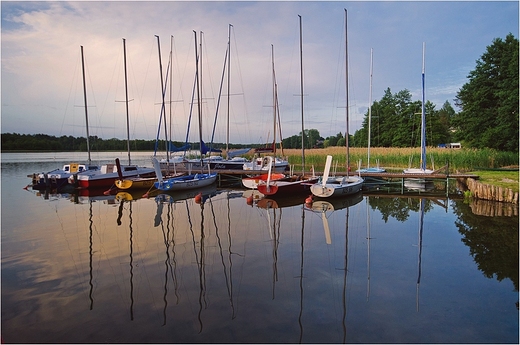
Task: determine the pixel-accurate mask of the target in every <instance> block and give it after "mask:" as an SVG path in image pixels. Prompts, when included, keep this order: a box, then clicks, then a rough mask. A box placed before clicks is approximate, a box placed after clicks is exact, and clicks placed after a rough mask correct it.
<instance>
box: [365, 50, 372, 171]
mask: <svg viewBox="0 0 520 345" xmlns="http://www.w3.org/2000/svg"><path fill="white" fill-rule="evenodd" d="M373 51H374V50H373V49H372V48H370V93H369V96H368V151H367V154H368V160H367V168H370V140H371V139H370V137H371V133H372V131H371V126H372V72H373V66H374V65H373V58H372V56H373Z"/></svg>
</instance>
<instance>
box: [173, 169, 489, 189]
mask: <svg viewBox="0 0 520 345" xmlns="http://www.w3.org/2000/svg"><path fill="white" fill-rule="evenodd" d="M177 171H178V172H180V171H188V170H187V169H186V170H185V169H182V168H180V169H179V168H177ZM190 171H191V172H192V173H202V172H208V170H207V169H204V170H201V169H191V170H190ZM438 171H439V170H437V171H435V172H434V173H433V174H427V175H425V174H405V173H402V172H384V173H360V174H359V175H361V177H363V178H369V180H372V181H374V180H382V181H395V180H400V181H404V179H428V180H439V181H445V182H447V181H448V180H449V179H467V178H473V179H475V180H477V179H478V178H479V176H478V175H473V174H446V173H439V172H438ZM212 172H216V173H218V182H219V185H226V184H233V183H240V184H241V179H242V178H243V177H245V176H255V175H261V174H265V173H267V172H266V171H265V170H241V169H234V170H231V169H230V170H225V169H218V170H212ZM294 174H296V175H301V174H302V173H301V171H300V172H298V171H297V172H295V173H294ZM312 174H313V172H312V171H306V172H305V175H312ZM314 175H316V176H322V175H323V171H315V172H314ZM334 175H335V176H346V175H347V172H344V171H343V172H336V173H335V174H334ZM348 175H350V176H353V175H358V173H354V172H350V173H349V174H348Z"/></svg>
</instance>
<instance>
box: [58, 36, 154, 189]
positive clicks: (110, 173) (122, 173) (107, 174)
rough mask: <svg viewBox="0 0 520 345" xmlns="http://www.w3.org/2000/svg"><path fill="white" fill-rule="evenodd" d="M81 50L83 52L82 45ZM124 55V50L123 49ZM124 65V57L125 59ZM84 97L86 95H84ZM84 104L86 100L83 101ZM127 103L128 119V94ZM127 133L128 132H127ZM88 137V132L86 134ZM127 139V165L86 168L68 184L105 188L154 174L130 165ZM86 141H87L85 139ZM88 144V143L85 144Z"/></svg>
mask: <svg viewBox="0 0 520 345" xmlns="http://www.w3.org/2000/svg"><path fill="white" fill-rule="evenodd" d="M124 44H125V40H124V39H123V46H124ZM81 48H82V52H83V47H81ZM125 57H126V50H125ZM125 66H126V59H125ZM125 71H126V69H125ZM85 99H86V96H85ZM85 104H86V102H85ZM126 104H127V119H128V95H127V99H126ZM127 134H128V123H127ZM128 135H129V134H128ZM87 137H88V134H87ZM129 140H130V139H128V165H120V164H117V163H116V164H114V163H110V164H104V165H102V166H101V169H95V170H86V171H82V172H79V173H77V174H75V175H72V176H70V177H69V179H68V181H69V183H70V184H73V185H74V186H75V187H77V188H79V189H89V188H91V189H94V188H106V187H112V186H113V185H114V183H115V180H116V179H118V178H119V179H123V178H127V177H131V176H141V177H152V176H154V174H155V171H154V169H152V168H146V167H139V166H137V165H132V164H131V162H130V144H129ZM87 143H88V141H87ZM87 145H88V144H87Z"/></svg>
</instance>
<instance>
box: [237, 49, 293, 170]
mask: <svg viewBox="0 0 520 345" xmlns="http://www.w3.org/2000/svg"><path fill="white" fill-rule="evenodd" d="M271 64H272V81H273V133H274V134H273V143H272V145H271V147H264V148H257V149H255V154H256V157H254V158H253V159H252V160H251V162H248V163H245V164H244V166H243V169H244V170H271V171H274V172H276V173H283V172H284V171H286V170H287V169H288V168H289V162H288V161H287V160H286V159H282V158H280V157H277V156H276V128H277V126H276V123H277V119H278V120H279V119H280V109H279V107H278V84H277V82H276V73H275V68H274V45H272V44H271ZM281 139H282V138H281V132H280V140H281ZM261 153H272V154H273V155H272V156H265V157H261V156H260V154H261ZM282 154H283V150H282ZM267 157H272V159H271V160H270V161H269V160H267Z"/></svg>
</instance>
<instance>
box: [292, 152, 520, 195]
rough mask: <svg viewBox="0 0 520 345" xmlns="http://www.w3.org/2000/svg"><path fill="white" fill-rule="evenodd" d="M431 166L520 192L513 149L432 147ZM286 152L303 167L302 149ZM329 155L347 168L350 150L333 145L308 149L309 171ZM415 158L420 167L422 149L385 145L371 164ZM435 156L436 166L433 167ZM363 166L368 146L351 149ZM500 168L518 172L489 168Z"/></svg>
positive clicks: (397, 167) (396, 164)
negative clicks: (445, 168) (509, 150)
mask: <svg viewBox="0 0 520 345" xmlns="http://www.w3.org/2000/svg"><path fill="white" fill-rule="evenodd" d="M427 154H428V162H427V167H428V168H433V169H440V168H442V167H444V166H447V168H448V169H449V172H450V173H452V174H453V173H457V172H467V173H472V174H475V175H477V176H479V177H480V182H482V183H485V184H491V185H495V186H501V187H506V188H511V189H512V190H513V191H515V192H518V191H519V170H518V161H519V156H518V154H516V153H512V152H499V151H496V150H490V149H483V150H475V149H441V148H433V147H429V148H428V149H427ZM284 155H285V156H287V158H288V160H289V163H290V164H291V165H293V166H294V169H295V171H298V170H299V169H301V161H302V159H301V156H302V152H301V150H300V149H286V150H284ZM327 155H332V157H333V162H334V163H333V164H334V165H335V164H336V162H337V171H345V166H346V164H345V162H346V149H345V148H344V147H329V148H326V149H308V150H305V170H306V171H309V170H310V169H311V168H312V167H313V166H314V169H315V170H316V171H321V170H323V169H324V167H325V159H326V156H327ZM410 157H412V158H411V159H412V164H411V166H412V167H418V166H419V159H420V149H419V148H381V147H374V148H371V149H370V166H371V167H374V166H376V165H377V162H379V166H380V167H381V168H385V169H386V170H387V171H390V172H391V171H395V172H396V171H402V170H403V169H404V168H407V167H408V166H409V162H410ZM432 158H433V162H434V164H433V166H432ZM360 160H361V166H362V167H366V162H367V149H366V148H357V147H355V148H350V167H351V170H352V171H354V170H356V169H357V168H358V165H359V161H360ZM499 168H514V169H516V170H514V171H507V170H486V169H499Z"/></svg>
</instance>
